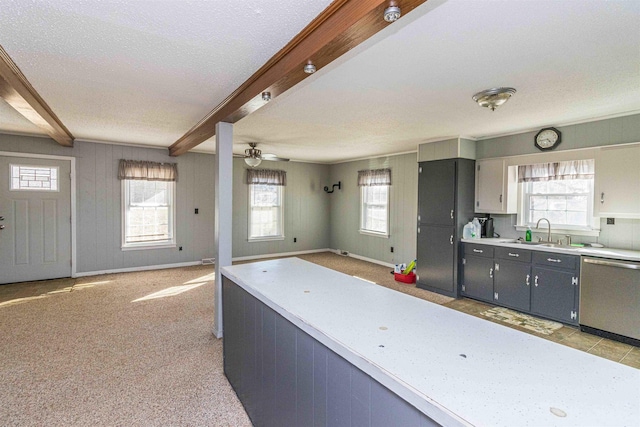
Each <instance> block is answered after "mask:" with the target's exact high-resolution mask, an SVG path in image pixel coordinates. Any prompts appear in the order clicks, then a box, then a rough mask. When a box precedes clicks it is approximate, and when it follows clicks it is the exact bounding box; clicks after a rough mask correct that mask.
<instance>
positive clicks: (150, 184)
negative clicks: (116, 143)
mask: <svg viewBox="0 0 640 427" xmlns="http://www.w3.org/2000/svg"><path fill="white" fill-rule="evenodd" d="M118 179H120V180H121V181H122V249H123V250H131V249H147V248H160V247H175V245H176V238H175V237H176V236H175V216H176V215H175V193H176V181H177V179H178V168H177V165H176V164H175V163H155V162H148V161H137V160H124V159H123V160H120V164H119V167H118Z"/></svg>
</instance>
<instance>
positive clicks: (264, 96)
mask: <svg viewBox="0 0 640 427" xmlns="http://www.w3.org/2000/svg"><path fill="white" fill-rule="evenodd" d="M262 100H263V101H266V102H269V101H271V92H262Z"/></svg>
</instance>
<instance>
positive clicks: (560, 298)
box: [461, 243, 580, 325]
mask: <svg viewBox="0 0 640 427" xmlns="http://www.w3.org/2000/svg"><path fill="white" fill-rule="evenodd" d="M578 261H579V257H578V256H575V255H565V254H556V253H551V252H541V251H529V250H525V249H513V248H505V247H497V246H496V247H493V246H490V245H484V244H473V243H464V258H463V260H462V284H461V294H462V295H464V296H466V297H469V298H474V299H478V300H481V301H486V302H490V303H492V304H495V305H500V306H504V307H508V308H512V309H515V310H518V311H521V312H525V313H532V314H535V315H537V316H540V317H545V318H549V319H553V320H557V321H560V322H563V323H569V324H574V325H577V324H578V301H579V289H580V288H579V283H578V278H579V277H580V274H579V268H580V263H579V262H578Z"/></svg>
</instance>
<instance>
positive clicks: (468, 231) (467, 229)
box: [462, 221, 476, 239]
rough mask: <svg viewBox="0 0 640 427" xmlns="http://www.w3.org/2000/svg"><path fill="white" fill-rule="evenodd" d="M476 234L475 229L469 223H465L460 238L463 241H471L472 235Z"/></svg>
mask: <svg viewBox="0 0 640 427" xmlns="http://www.w3.org/2000/svg"><path fill="white" fill-rule="evenodd" d="M475 233H476V227H475V226H474V225H473V223H472V222H471V221H469V222H468V223H467V225H465V226H464V228H463V229H462V238H463V239H472V238H473V237H474V234H475Z"/></svg>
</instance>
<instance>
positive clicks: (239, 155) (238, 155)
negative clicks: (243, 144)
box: [233, 154, 249, 159]
mask: <svg viewBox="0 0 640 427" xmlns="http://www.w3.org/2000/svg"><path fill="white" fill-rule="evenodd" d="M233 157H239V158H241V159H246V158H247V157H249V156H245V155H244V154H234V155H233Z"/></svg>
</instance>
